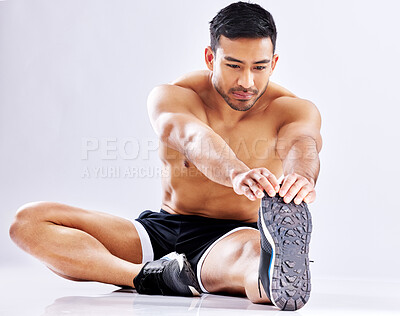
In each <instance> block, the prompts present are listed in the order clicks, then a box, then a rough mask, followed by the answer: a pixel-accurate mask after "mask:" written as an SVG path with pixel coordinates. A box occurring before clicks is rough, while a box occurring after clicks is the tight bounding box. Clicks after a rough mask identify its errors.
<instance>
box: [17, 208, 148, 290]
mask: <svg viewBox="0 0 400 316" xmlns="http://www.w3.org/2000/svg"><path fill="white" fill-rule="evenodd" d="M10 236H11V239H12V240H13V241H14V242H15V243H16V244H17V245H18V246H19V247H21V248H22V249H23V250H25V251H26V252H28V253H30V254H31V255H33V256H34V257H36V258H38V259H39V260H41V261H43V262H44V263H45V264H46V265H47V266H48V267H49V268H50V269H51V270H52V271H54V272H55V273H56V274H58V275H60V276H63V277H65V278H67V279H71V280H87V281H98V282H103V283H110V284H117V285H126V286H133V278H134V277H135V276H136V275H137V274H138V273H139V271H140V269H141V267H142V266H143V265H142V264H141V260H142V250H141V244H140V239H139V236H138V234H137V232H136V229H135V227H134V225H133V223H132V222H130V221H129V220H126V219H123V218H119V217H117V216H113V215H110V214H106V213H102V212H96V211H89V210H84V209H81V208H77V207H73V206H68V205H65V204H60V203H53V202H36V203H29V204H26V205H24V206H23V207H21V208H20V209H19V210H18V212H17V215H16V217H15V221H14V223H13V224H12V225H11V227H10Z"/></svg>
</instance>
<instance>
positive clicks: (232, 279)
mask: <svg viewBox="0 0 400 316" xmlns="http://www.w3.org/2000/svg"><path fill="white" fill-rule="evenodd" d="M259 257H260V233H259V231H257V230H254V229H243V230H239V231H236V232H234V233H232V234H230V235H228V236H227V237H225V238H223V239H221V240H220V241H219V242H218V243H216V244H215V245H214V247H213V248H212V249H211V250H210V251H209V253H208V254H207V256H206V258H205V259H204V262H203V265H202V267H201V281H202V283H203V286H204V287H205V289H206V290H207V291H209V292H211V293H212V292H226V293H229V294H242V295H245V294H246V293H245V289H244V286H243V284H244V283H243V280H244V278H245V277H246V274H249V273H254V272H255V271H256V270H257V269H258V264H259ZM253 270H254V271H253Z"/></svg>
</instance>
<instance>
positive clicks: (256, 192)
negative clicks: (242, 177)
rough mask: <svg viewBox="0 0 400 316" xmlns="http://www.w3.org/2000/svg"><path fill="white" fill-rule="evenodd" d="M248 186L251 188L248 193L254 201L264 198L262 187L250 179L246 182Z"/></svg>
mask: <svg viewBox="0 0 400 316" xmlns="http://www.w3.org/2000/svg"><path fill="white" fill-rule="evenodd" d="M246 184H247V186H248V188H250V192H248V195H249V198H250V199H251V200H252V201H254V200H256V199H257V198H259V199H261V198H262V197H263V196H264V193H263V192H262V190H261V189H260V187H259V186H258V185H257V183H256V182H254V181H253V180H251V179H248V180H247V181H246Z"/></svg>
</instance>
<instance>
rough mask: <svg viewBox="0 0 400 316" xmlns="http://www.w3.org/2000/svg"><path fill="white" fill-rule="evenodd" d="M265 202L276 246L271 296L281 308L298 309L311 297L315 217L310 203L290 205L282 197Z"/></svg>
mask: <svg viewBox="0 0 400 316" xmlns="http://www.w3.org/2000/svg"><path fill="white" fill-rule="evenodd" d="M261 203H262V205H261V211H262V212H263V217H264V220H265V224H266V226H267V228H268V231H269V233H270V235H271V236H272V239H273V241H274V244H275V264H274V267H273V272H272V273H273V275H272V284H271V285H270V286H271V292H270V293H271V295H272V298H273V301H274V302H275V305H277V307H279V308H280V309H282V310H297V309H299V308H301V307H303V306H304V305H305V304H306V303H307V301H308V299H309V297H310V290H311V282H310V270H309V259H308V251H309V243H310V236H311V230H312V223H311V214H310V212H309V210H308V207H307V204H306V203H304V202H302V203H301V204H300V205H296V204H294V203H293V202H291V203H288V204H286V203H285V202H284V201H283V199H282V198H281V197H279V196H276V197H273V198H271V197H269V196H267V197H265V198H263V199H262V202H261Z"/></svg>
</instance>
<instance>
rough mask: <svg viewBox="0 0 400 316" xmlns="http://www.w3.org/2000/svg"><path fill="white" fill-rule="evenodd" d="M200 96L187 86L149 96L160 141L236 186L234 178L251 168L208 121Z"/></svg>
mask: <svg viewBox="0 0 400 316" xmlns="http://www.w3.org/2000/svg"><path fill="white" fill-rule="evenodd" d="M199 102H201V100H199V97H198V96H197V95H196V94H195V93H194V92H191V91H188V90H187V89H184V88H181V87H177V86H172V85H170V86H169V85H165V86H160V87H157V88H155V89H154V90H153V91H152V92H151V94H150V96H149V98H148V109H149V115H150V119H151V122H152V125H153V128H154V129H155V131H156V133H157V134H158V136H159V137H160V140H161V141H162V142H163V143H165V144H166V145H167V146H168V147H170V148H172V149H175V150H177V151H179V152H180V153H182V154H183V155H184V156H185V157H186V158H187V159H189V160H190V161H191V162H192V163H193V164H194V165H195V166H196V168H197V169H199V170H200V171H201V172H202V173H203V174H204V175H205V176H206V177H207V178H209V179H210V180H212V181H214V182H216V183H219V184H222V185H225V186H228V187H232V180H231V177H232V176H233V175H234V174H236V173H240V172H244V171H248V170H249V168H248V167H247V166H246V165H245V164H244V163H243V162H242V161H241V160H239V159H238V158H237V157H236V155H235V153H234V152H233V151H232V149H231V148H230V147H229V146H228V144H227V143H226V142H225V141H224V140H223V139H222V137H221V136H219V135H218V134H217V133H215V132H214V131H213V130H212V129H211V128H210V127H209V126H208V125H207V124H206V123H205V122H204V121H205V120H206V117H205V113H204V110H203V109H202V108H201V105H199V104H200V103H199Z"/></svg>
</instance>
